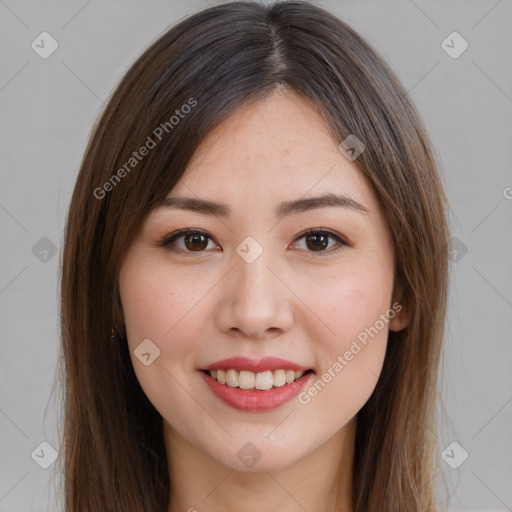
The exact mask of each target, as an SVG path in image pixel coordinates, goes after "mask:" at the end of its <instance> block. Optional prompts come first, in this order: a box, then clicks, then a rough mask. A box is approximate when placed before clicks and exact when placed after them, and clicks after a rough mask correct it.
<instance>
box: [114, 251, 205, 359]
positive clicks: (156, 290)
mask: <svg viewBox="0 0 512 512" xmlns="http://www.w3.org/2000/svg"><path fill="white" fill-rule="evenodd" d="M204 286H206V284H205V283H202V284H201V281H199V282H198V281H197V280H194V279H193V278H192V277H191V280H188V279H187V278H186V276H176V275H173V274H172V273H170V272H169V270H168V269H167V271H166V272H161V271H160V270H159V265H158V264H157V263H154V262H153V264H152V262H149V261H148V262H146V263H145V264H144V265H138V266H132V267H131V268H130V272H129V275H126V276H125V278H124V279H121V280H120V292H121V302H122V307H123V313H124V318H125V322H126V329H127V334H128V344H129V346H130V349H131V352H133V350H134V349H135V348H136V346H137V345H138V344H139V343H140V342H141V341H142V340H144V339H150V340H152V341H153V342H154V343H155V344H156V345H157V347H158V348H159V349H160V351H161V356H164V357H163V358H162V360H161V362H162V361H163V360H164V359H165V358H166V356H167V355H169V356H172V359H173V360H176V356H177V355H178V354H180V355H181V356H182V357H183V355H184V354H187V353H188V352H189V351H190V349H191V347H190V343H189V342H188V340H191V339H194V338H196V336H195V332H194V329H199V328H200V326H201V322H199V321H198V316H199V315H200V312H201V301H200V300H199V299H200V298H201V297H202V296H203V295H204V294H205V293H206V290H203V288H202V287H204ZM173 339H179V340H180V343H172V340H173ZM196 339H197V338H196Z"/></svg>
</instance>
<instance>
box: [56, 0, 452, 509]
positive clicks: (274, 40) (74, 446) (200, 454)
mask: <svg viewBox="0 0 512 512" xmlns="http://www.w3.org/2000/svg"><path fill="white" fill-rule="evenodd" d="M447 240H448V231H447V223H446V199H445V196H444V192H443V189H442V185H441V182H440V179H439V176H438V173H437V170H436V165H435V162H434V159H433V156H432V150H431V144H430V141H429V139H428V136H427V134H426V132H425V130H424V128H423V125H422V122H421V119H420V117H419V115H418V113H417V111H416V109H415V107H414V106H413V104H412V103H411V101H410V99H409V98H408V96H407V94H406V92H405V91H404V89H403V87H402V86H401V84H400V83H399V81H398V80H397V78H396V76H395V75H394V74H393V72H392V71H391V70H390V69H389V67H387V65H386V64H385V63H384V62H383V61H382V59H381V58H380V57H379V56H378V55H377V53H376V52H375V51H374V50H373V49H372V48H371V47H370V46H369V45H368V44H367V43H366V42H365V41H364V40H363V39H362V38H361V37H360V36H359V35H358V34H357V33H356V32H354V31H353V30H352V29H351V28H350V27H348V26H347V25H346V24H345V23H343V22H341V21H340V20H339V19H337V18H336V17H334V16H333V15H331V14H330V13H328V12H326V11H325V10H322V9H320V8H318V7H315V6H313V5H309V4H308V3H304V2H294V1H291V2H283V3H275V4H273V5H269V6H264V5H260V4H258V3H250V2H234V3H227V4H223V5H219V6H216V7H212V8H209V9H206V10H204V11H202V12H200V13H197V14H195V15H193V16H190V17H189V18H187V19H185V20H183V21H181V22H180V23H179V24H177V25H176V26H174V27H172V28H171V29H170V30H169V31H168V32H167V33H165V34H164V35H163V36H162V37H161V38H160V39H159V40H157V41H156V42H155V43H154V44H152V45H151V47H150V48H148V49H147V50H146V51H145V52H144V54H143V55H142V56H141V57H140V58H139V59H138V60H137V62H136V63H135V64H134V65H133V66H132V67H131V69H130V70H129V71H128V72H127V74H126V75H125V77H124V78H123V80H122V81H121V83H120V85H119V86H118V87H117V89H116V91H115V92H114V94H113V95H112V97H111V99H110V101H109V103H108V105H107V106H106V108H105V111H104V113H103V114H102V116H101V118H100V119H99V121H98V123H97V125H96V126H95V129H94V132H93V134H92V136H91V139H90V142H89V145H88V147H87V150H86V153H85V156H84V159H83V162H82V166H81V170H80V173H79V176H78V179H77V182H76V186H75V190H74V194H73V197H72V201H71V206H70V210H69V216H68V222H67V228H66V238H65V248H64V254H63V272H62V305H61V313H62V342H63V362H64V370H65V382H64V386H65V389H66V397H65V424H64V441H65V443H64V447H65V450H64V451H65V456H64V468H63V470H64V476H65V507H66V510H69V511H89V510H90V511H93V510H94V511H99V510H105V511H107V510H108V511H109V512H111V511H128V510H129V511H169V512H175V511H178V510H199V511H202V510H244V511H252V510H277V509H279V510H309V511H313V510H329V511H334V510H336V511H344V512H345V511H350V512H363V511H365V512H366V511H379V512H387V511H404V512H405V511H407V512H419V511H432V510H436V504H435V499H434V492H433V487H432V486H433V483H432V478H433V476H434V472H435V471H436V467H435V463H436V461H435V457H434V455H435V453H436V446H435V445H434V439H433V436H432V433H431V432H432V431H435V428H436V423H435V394H436V382H437V371H438V363H439V357H440V348H441V342H442V335H443V327H444V318H445V308H446V293H447V292H446V290H447Z"/></svg>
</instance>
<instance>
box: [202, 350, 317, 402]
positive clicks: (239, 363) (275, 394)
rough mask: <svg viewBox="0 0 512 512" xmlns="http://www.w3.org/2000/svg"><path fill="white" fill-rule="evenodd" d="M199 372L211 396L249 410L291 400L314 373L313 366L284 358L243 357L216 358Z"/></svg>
mask: <svg viewBox="0 0 512 512" xmlns="http://www.w3.org/2000/svg"><path fill="white" fill-rule="evenodd" d="M199 372H200V373H201V374H202V377H203V380H204V382H205V383H206V385H207V386H208V388H209V390H210V391H211V392H212V394H213V396H215V397H216V398H218V399H219V400H221V401H222V402H224V403H225V404H227V405H228V406H230V407H232V408H234V409H237V410H240V411H248V412H259V411H268V410H271V409H276V408H278V407H281V406H282V405H284V404H286V403H287V402H290V401H291V400H292V399H293V398H294V397H296V396H297V395H298V394H299V393H300V392H301V391H302V389H304V387H305V386H306V384H307V382H308V381H309V380H310V378H311V376H312V375H313V374H314V373H315V371H314V370H313V369H312V368H308V367H305V366H301V365H298V364H295V363H292V362H290V361H285V360H283V359H278V358H264V359H262V360H260V361H254V360H251V359H247V358H242V357H234V358H230V359H224V360H223V361H218V362H216V363H214V364H211V365H209V366H207V367H206V368H201V369H200V370H199Z"/></svg>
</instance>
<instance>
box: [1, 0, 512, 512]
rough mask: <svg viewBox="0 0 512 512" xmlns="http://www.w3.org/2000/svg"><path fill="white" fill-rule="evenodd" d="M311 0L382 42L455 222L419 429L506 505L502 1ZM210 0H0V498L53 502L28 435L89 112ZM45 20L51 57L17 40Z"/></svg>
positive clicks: (491, 504) (36, 417)
mask: <svg viewBox="0 0 512 512" xmlns="http://www.w3.org/2000/svg"><path fill="white" fill-rule="evenodd" d="M213 3H214V2H211V4H210V5H212V4H213ZM316 3H317V4H318V5H321V6H323V7H326V8H327V9H329V10H331V11H332V12H334V13H335V14H337V15H338V16H340V17H341V18H342V19H343V20H345V21H347V22H348V23H349V24H350V25H352V26H353V27H354V28H355V29H356V30H358V31H359V32H360V33H361V34H362V35H363V36H365V37H366V38H367V39H368V40H369V41H370V42H371V43H372V44H373V45H374V46H375V47H376V48H377V50H379V51H380V52H381V53H382V55H383V56H384V58H385V59H386V60H387V61H388V62H389V63H390V64H391V66H392V68H393V69H394V70H395V71H396V72H397V74H398V76H399V77H400V78H401V80H402V81H403V83H404V85H405V87H406V89H407V90H408V91H410V94H411V96H412V99H413V100H414V102H415V103H416V105H417V106H418V108H419V110H420V112H421V114H422V116H423V118H424V121H425V123H426V126H427V129H428V130H429V132H430V134H431V137H432V139H433V142H434V145H435V147H436V150H437V157H438V160H439V163H440V167H441V172H442V175H443V180H444V182H445V185H446V189H447V193H448V197H449V200H450V205H451V212H450V216H451V218H450V220H451V228H452V232H453V236H454V237H456V238H457V240H456V241H455V242H454V244H453V249H454V252H453V254H452V257H453V262H452V263H451V270H452V279H451V282H452V288H451V294H450V306H449V322H448V332H447V336H446V345H445V357H444V365H443V384H442V387H441V388H440V398H442V400H443V402H444V404H445V408H446V413H447V418H446V419H445V420H444V421H443V422H442V424H440V428H439V432H437V433H436V434H434V433H433V435H437V436H438V437H439V440H440V444H441V447H442V448H444V447H446V446H448V445H449V444H450V443H452V442H453V441H456V442H457V443H459V444H460V446H462V447H463V448H464V449H465V450H466V451H467V452H468V454H469V457H468V459H467V460H466V461H465V462H464V463H463V464H461V465H460V466H459V467H458V468H457V469H452V468H451V467H449V466H448V464H446V463H445V462H444V461H443V460H441V465H442V467H443V471H444V472H445V473H446V476H447V478H448V484H449V489H450V492H451V493H452V498H451V503H450V507H451V508H452V509H463V510H473V511H476V510H478V511H483V510H489V511H490V510H493V511H505V510H512V486H511V485H510V484H511V483H512V440H511V433H512V429H511V427H512V385H511V384H512V357H511V356H512V343H511V335H510V332H511V328H512V267H511V265H510V261H511V258H510V255H511V254H512V230H511V229H510V228H511V220H512V217H511V210H512V200H511V199H510V198H511V197H512V188H507V187H512V173H511V165H510V164H511V162H512V149H511V147H512V145H511V141H512V116H511V113H512V86H511V79H512V59H511V48H512V26H511V25H512V2H511V1H510V0H489V1H487V0H485V1H484V0H481V1H480V0H479V1H476V0H461V1H446V0H443V1H428V2H427V1H420V0H414V1H412V0H401V1H382V0H380V1H369V0H360V1H358V2H355V1H340V0H338V1H334V0H331V1H324V2H316ZM207 5H208V4H207V2H206V1H205V0H198V1H195V2H185V1H183V0H180V1H173V2H170V1H166V2H160V1H152V2H147V1H146V2H142V1H139V2H134V1H123V2H121V1H119V0H118V1H109V2H101V1H99V0H92V1H88V2H73V1H69V2H61V3H57V2H46V1H44V2H43V1H40V0H39V1H32V2H27V1H18V2H15V1H14V0H5V1H4V0H0V48H1V51H2V58H1V62H2V66H1V70H0V108H1V112H2V116H1V118H0V130H1V137H0V147H1V155H2V158H1V160H0V163H1V173H2V174H1V181H0V184H1V188H0V227H1V243H2V246H1V247H2V248H1V256H0V257H1V264H0V311H1V318H0V329H1V331H0V332H1V343H0V368H1V373H0V433H1V435H0V461H1V462H0V512H3V511H10V512H18V511H29V510H31V511H43V510H56V509H57V505H56V503H57V502H56V501H55V500H56V496H55V494H56V492H58V489H57V490H55V485H56V483H55V480H52V478H51V477H52V475H53V474H52V469H53V470H54V469H55V468H56V467H57V465H56V464H53V466H51V467H50V468H49V469H42V468H41V467H40V466H39V465H38V464H36V462H35V461H34V460H33V459H32V458H31V453H33V452H34V450H36V452H35V453H36V454H37V453H39V454H40V455H41V454H42V453H44V454H45V455H44V457H48V449H47V448H43V452H41V448H38V447H39V445H40V443H41V442H43V441H46V442H48V443H49V444H50V445H51V446H53V447H54V448H55V450H56V451H57V452H59V450H60V442H59V431H58V429H57V423H58V417H59V407H58V402H57V398H58V395H57V394H55V395H53V396H52V395H51V392H52V385H53V382H54V378H55V370H56V363H57V358H58V351H59V331H58V298H57V293H58V290H57V284H58V273H59V252H60V250H61V246H62V233H63V227H64V221H65V215H66V211H67V207H68V203H69V200H70V196H71V192H72V189H73V185H74V181H75V178H76V174H77V172H78V168H79V164H80V160H81V157H82V154H83V151H84V149H85V145H86V141H87V137H88V135H89V133H90V130H91V127H92V125H93V122H94V120H95V119H96V117H97V116H98V114H99V113H100V111H101V109H102V107H103V103H104V100H106V99H107V97H108V95H109V94H110V92H111V91H112V89H113V87H114V86H115V85H116V83H117V81H118V80H119V79H120V77H121V76H122V75H123V73H124V72H125V71H126V70H127V69H128V67H129V65H130V64H131V63H133V61H134V59H135V58H136V57H137V56H138V55H139V54H140V53H141V51H142V50H143V49H144V48H146V47H147V46H148V45H149V44H150V42H151V41H152V40H154V39H155V38H156V37H158V36H159V35H160V34H161V33H162V32H163V31H164V30H166V29H167V28H168V27H169V26H170V25H172V24H174V23H175V22H176V21H178V20H180V19H182V18H183V17H185V16H186V15H188V14H190V13H192V12H196V11H198V10H201V9H203V8H205V7H207ZM43 31H47V32H49V33H50V34H51V35H52V37H53V38H54V39H55V40H56V41H57V42H58V44H59V46H58V49H57V50H56V51H55V52H54V53H53V54H52V55H51V56H50V57H48V58H47V59H43V58H41V57H40V56H39V55H38V54H37V53H36V52H35V51H34V50H33V49H32V48H31V43H32V41H33V40H35V39H36V37H37V36H38V35H39V34H40V33H41V32H43ZM453 31H457V32H459V33H460V34H461V35H462V37H463V38H464V39H465V40H466V41H467V42H468V43H469V47H468V49H467V50H466V51H465V52H464V53H463V54H462V55H460V56H459V57H458V58H456V59H454V58H452V57H450V56H449V55H448V54H447V53H446V52H445V50H444V49H443V48H442V46H441V43H442V41H443V40H444V39H445V38H446V37H447V36H448V35H449V34H450V33H452V32H453ZM449 41H450V40H449ZM449 44H450V45H451V46H454V48H455V50H457V49H458V48H460V45H459V43H458V42H454V43H451V42H450V43H449ZM458 45H459V46H458ZM44 237H46V238H47V239H48V240H46V239H43V241H40V240H41V239H42V238H44ZM34 246H35V248H34ZM53 246H55V248H56V249H57V250H58V251H59V252H57V253H56V254H52V247H53ZM466 250H467V252H465V251H466ZM45 251H46V252H45ZM58 391H59V390H58V389H57V390H55V392H56V393H57V392H58ZM452 448H453V446H452ZM452 448H450V449H449V450H448V453H449V456H450V461H451V462H452V464H453V463H454V461H455V462H457V459H459V462H460V457H461V453H462V452H461V448H458V447H455V449H454V451H451V450H452ZM44 457H43V456H42V455H41V459H42V458H44ZM34 459H35V460H37V457H36V456H34Z"/></svg>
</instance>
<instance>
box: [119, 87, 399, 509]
mask: <svg viewBox="0 0 512 512" xmlns="http://www.w3.org/2000/svg"><path fill="white" fill-rule="evenodd" d="M184 122H186V120H185V121H184ZM329 192H330V193H339V194H345V195H348V196H350V197H351V198H352V199H354V200H356V201H358V202H359V203H361V204H362V205H364V207H366V208H367V210H368V211H367V212H360V211H355V210H352V209H349V208H343V207H336V206H329V207H323V208H320V209H313V210H309V211H306V212H301V213H298V214H293V215H290V216H287V217H284V218H282V219H281V220H279V221H278V220H277V219H276V217H275V214H274V209H275V208H276V206H277V205H278V204H279V203H280V202H282V201H290V200H295V199H299V198H302V197H312V196H316V195H321V194H324V193H329ZM168 196H173V197H183V196H187V197H195V198H201V199H209V200H212V201H216V202H221V203H225V204H227V205H229V207H230V208H231V210H232V214H231V216H230V217H226V218H224V217H221V216H215V215H204V214H200V213H196V212H191V211H184V210H178V209H171V208H161V209H158V210H155V211H153V212H152V213H151V214H150V216H149V217H148V218H147V219H146V220H145V222H144V225H143V227H142V229H141V231H140V232H139V233H138V234H137V236H136V238H135V240H134V242H133V244H132V245H131V247H130V249H129V251H128V253H127V255H126V257H125V259H124V261H123V265H122V267H121V271H120V283H119V284H120V293H121V301H122V306H123V313H124V317H125V322H126V329H127V335H128V343H129V348H130V354H131V357H132V362H133V366H134V368H135V372H136V375H137V378H138V380H139V382H140V384H141V386H142V388H143V390H144V392H145V393H146V395H147V396H148V398H149V400H150V401H151V402H152V404H153V405H154V406H155V408H156V409H157V410H158V411H159V413H160V414H161V415H162V417H163V425H164V438H165V444H166V450H167V460H168V463H169V471H170V475H171V482H172V493H171V500H170V503H169V509H168V510H169V512H177V511H187V510H190V511H192V510H198V511H202V510H208V511H209V512H216V511H219V512H220V511H227V510H236V511H242V510H243V511H246V512H251V511H253V510H254V511H256V510H257V511H261V510H280V511H290V512H291V511H294V512H295V511H303V510H308V511H310V512H313V511H318V512H320V511H328V510H329V511H330V510H335V497H336V493H337V492H338V493H339V494H340V496H341V501H340V503H341V506H342V509H341V510H343V511H350V510H351V508H350V506H349V502H350V495H351V486H352V482H351V478H350V474H351V470H352V462H353V448H354V436H355V431H356V426H357V418H356V414H357V412H358V411H359V410H360V409H361V407H362V406H363V405H364V404H365V402H366V401H367V400H368V398H369V397H370V395H371V393H372V392H373V390H374V388H375V385H376V383H377V379H378V376H379V374H380V372H381V369H382V364H383V360H384V356H385V352H386V344H387V337H388V330H389V329H391V330H400V329H402V328H403V327H405V325H406V324H407V318H405V312H404V310H402V312H401V313H398V314H397V315H396V316H395V317H394V318H393V319H392V320H390V321H389V323H385V327H384V328H383V329H381V330H380V331H379V332H378V335H376V336H374V337H373V338H370V340H369V342H368V343H367V345H366V346H364V347H363V348H362V350H361V351H360V352H358V353H357V355H354V357H353V359H352V360H351V361H349V362H348V363H347V365H346V366H344V367H343V370H342V371H339V372H338V373H336V376H335V377H334V378H332V380H331V382H329V383H328V384H327V385H326V386H325V387H324V388H323V389H322V390H321V391H320V392H318V394H317V395H316V396H315V397H314V398H311V401H310V402H309V403H307V404H303V403H299V401H298V400H297V399H293V400H291V401H290V402H288V403H286V404H285V405H283V406H281V407H279V408H277V409H274V410H271V411H266V412H246V411H239V410H236V409H234V408H231V407H229V406H228V405H226V404H225V403H224V402H222V401H220V400H219V399H217V398H216V397H215V396H214V395H213V394H212V393H211V392H210V390H209V388H208V387H207V386H206V384H205V382H204V381H203V378H202V375H201V373H200V372H199V371H198V368H201V367H204V366H206V365H207V364H211V363H213V362H215V361H218V360H220V359H224V358H227V357H233V356H246V357H249V358H253V359H260V358H261V357H265V356H274V357H280V358H283V359H287V360H291V361H293V362H295V363H298V364H301V365H304V366H307V367H309V368H312V369H313V370H314V371H315V373H316V375H314V376H313V377H314V380H316V379H318V378H319V376H321V375H322V373H323V372H324V371H326V370H327V369H328V368H329V367H332V366H333V364H334V363H335V361H336V360H337V358H338V356H340V355H343V354H344V353H345V352H346V350H348V349H349V347H350V345H351V343H352V342H353V340H354V339H356V337H357V336H358V334H360V333H361V332H362V331H364V329H365V328H368V327H370V326H374V325H375V323H376V321H377V320H378V319H379V316H380V315H382V314H383V313H385V312H386V311H387V310H389V308H390V307H391V305H392V304H393V303H394V302H395V301H396V300H399V297H397V296H393V284H394V277H393V268H394V253H393V246H392V241H391V238H390V235H389V232H388V229H387V226H386V222H385V219H384V218H383V216H382V213H381V211H380V209H379V205H378V202H377V199H376V197H375V195H374V193H373V191H372V189H371V188H370V186H369V185H368V183H367V182H366V181H365V179H364V178H363V176H362V174H361V172H360V171H359V170H358V169H357V168H356V166H355V164H354V162H351V161H350V160H349V159H347V158H346V156H345V155H344V154H342V152H341V151H340V150H339V149H338V143H337V142H336V141H334V140H333V139H332V138H331V137H330V135H329V132H328V130H327V126H326V124H325V122H324V120H323V118H322V117H321V115H319V114H318V113H317V111H316V110H315V109H314V108H313V107H312V106H311V105H310V104H309V103H308V102H307V101H306V100H304V99H303V98H301V97H300V96H298V95H296V94H294V93H290V92H283V91H278V92H275V93H274V94H273V95H272V96H270V97H268V98H267V99H266V100H263V101H258V102H256V103H253V104H251V105H249V106H247V107H244V108H243V109H240V110H238V111H237V112H236V113H234V114H233V115H232V116H231V117H229V118H228V119H227V120H225V121H224V122H223V123H221V124H220V125H219V126H218V127H217V128H216V129H215V130H213V131H212V132H211V133H210V134H209V135H208V137H207V138H206V139H205V140H204V141H203V143H202V144H201V145H200V146H199V147H198V148H197V150H196V152H195V154H194V157H193V159H192V161H191V162H190V165H189V167H188V168H187V170H186V172H185V174H184V175H183V177H182V178H181V179H180V181H179V182H178V184H177V185H176V186H175V188H174V189H173V190H172V191H171V192H170V193H169V194H168ZM183 228H191V229H200V230H203V231H206V232H208V235H209V236H210V237H211V238H207V239H206V241H207V245H206V242H204V244H203V246H201V247H202V249H201V250H199V251H198V250H194V248H195V245H194V243H196V244H198V242H194V241H193V240H192V241H189V242H188V243H187V241H186V239H185V238H184V237H181V238H179V239H178V240H176V242H175V244H174V246H175V252H172V251H171V250H170V249H169V247H167V248H166V247H162V246H161V245H159V242H160V240H161V239H163V238H165V237H166V236H167V235H169V234H170V233H172V232H175V231H177V230H179V229H183ZM308 228H325V229H329V230H331V231H334V232H335V233H338V234H339V235H340V236H341V237H342V238H344V239H346V240H348V241H349V242H350V243H351V246H350V247H349V246H343V245H340V244H338V242H337V241H336V240H335V239H333V238H328V239H327V242H326V243H328V244H329V245H328V247H326V248H323V249H322V248H318V247H319V242H318V241H317V240H315V239H313V240H312V241H311V240H309V243H308V238H307V237H306V238H305V237H302V236H301V235H302V233H303V231H304V230H305V229H308ZM247 236H251V237H253V238H254V239H255V240H256V241H257V242H258V243H259V244H260V246H261V247H262V249H263V252H262V254H261V255H260V256H259V257H258V258H257V259H256V260H255V261H253V262H252V263H247V262H246V261H245V260H244V259H242V258H241V257H240V256H239V254H238V253H237V252H236V248H237V247H238V246H239V244H240V243H241V242H242V241H243V240H244V239H245V238H246V237H247ZM186 243H187V245H185V244H186ZM199 245H201V243H200V242H199ZM320 245H321V243H320ZM336 248H339V250H338V251H336V252H333V251H334V249H336ZM144 339H150V340H152V342H153V343H154V344H155V345H156V346H157V347H158V348H159V350H160V355H159V357H157V358H156V359H155V360H154V362H153V363H152V364H150V365H148V366H145V365H143V364H141V362H140V361H139V360H138V358H137V357H135V355H134V350H135V349H136V348H137V346H138V345H139V344H140V343H141V341H142V340H144ZM248 442H250V443H252V444H254V445H255V446H256V447H257V449H258V450H259V453H260V454H261V459H260V460H259V461H258V462H257V463H256V464H255V465H254V466H252V467H251V468H248V467H246V465H245V464H244V463H243V462H242V461H241V460H240V459H239V458H238V457H237V453H238V451H239V450H240V449H241V448H242V447H243V446H244V445H246V443H248ZM337 510H338V509H337Z"/></svg>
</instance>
